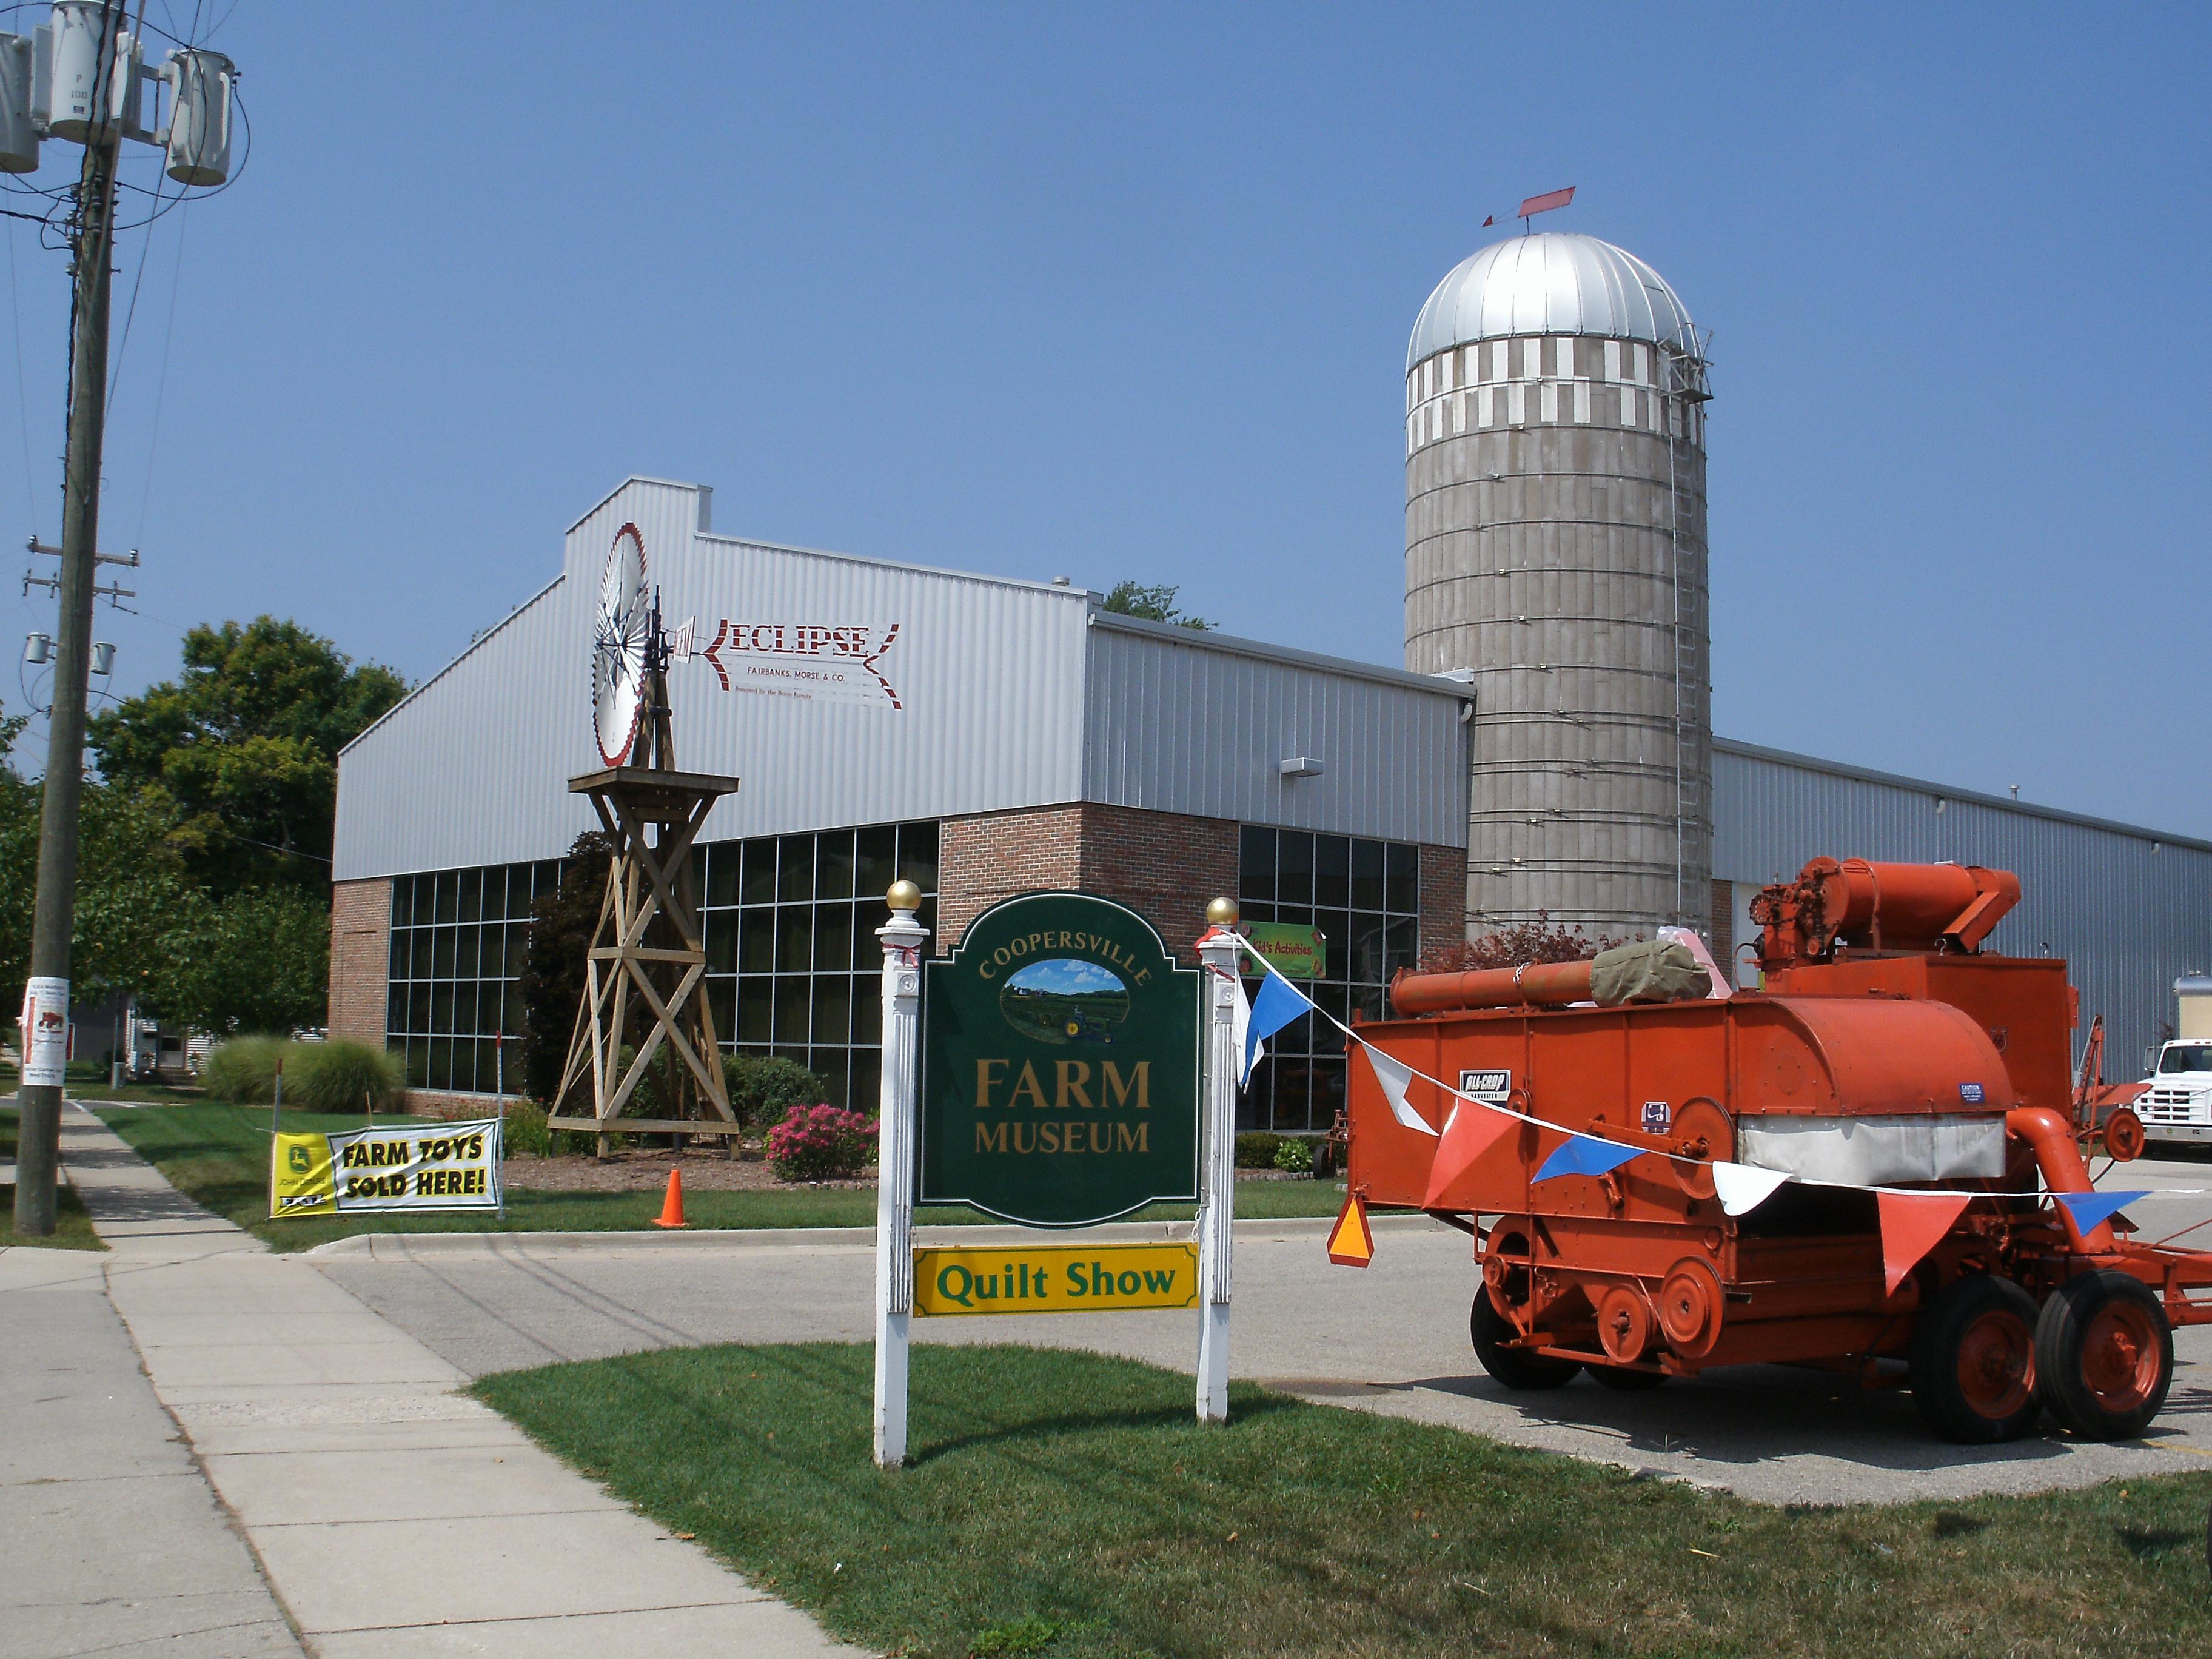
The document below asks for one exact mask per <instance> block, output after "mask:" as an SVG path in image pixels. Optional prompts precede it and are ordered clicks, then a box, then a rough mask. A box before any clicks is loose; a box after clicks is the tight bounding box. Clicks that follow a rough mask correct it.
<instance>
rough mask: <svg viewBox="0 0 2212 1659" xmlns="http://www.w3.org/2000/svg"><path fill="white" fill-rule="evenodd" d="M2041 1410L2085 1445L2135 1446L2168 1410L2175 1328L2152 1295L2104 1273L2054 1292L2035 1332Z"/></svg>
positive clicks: (2136, 1282)
mask: <svg viewBox="0 0 2212 1659" xmlns="http://www.w3.org/2000/svg"><path fill="white" fill-rule="evenodd" d="M2035 1369H2036V1376H2037V1378H2038V1380H2039V1384H2040V1387H2041V1389H2042V1394H2043V1403H2044V1405H2045V1406H2046V1407H2049V1408H2050V1412H2051V1416H2052V1417H2054V1418H2056V1419H2057V1420H2058V1426H2059V1427H2061V1428H2063V1429H2064V1430H2066V1431H2068V1432H2069V1434H2075V1435H2078V1436H2080V1437H2081V1438H2082V1439H2084V1440H2132V1439H2133V1438H2135V1437H2136V1436H2137V1435H2139V1434H2141V1433H2142V1431H2143V1430H2144V1429H2145V1428H2146V1427H2148V1425H2149V1423H2150V1420H2151V1419H2152V1418H2154V1417H2156V1416H2157V1415H2158V1411H2159V1407H2161V1406H2163V1405H2164V1404H2166V1389H2167V1387H2168V1386H2169V1385H2170V1384H2171V1383H2172V1381H2173V1328H2172V1325H2170V1324H2169V1323H2167V1322H2166V1310H2165V1309H2164V1308H2162V1307H2160V1305H2159V1300H2158V1297H2156V1296H2155V1295H2154V1294H2153V1293H2152V1292H2151V1290H2150V1287H2149V1286H2148V1285H2145V1284H2144V1283H2143V1282H2142V1280H2141V1279H2136V1278H2134V1277H2133V1276H2131V1275H2130V1274H2128V1273H2119V1272H2117V1271H2114V1270H2113V1269H2111V1268H2101V1269H2099V1270H2097V1271H2095V1272H2092V1273H2077V1274H2076V1275H2075V1277H2073V1278H2072V1279H2068V1280H2067V1281H2066V1282H2065V1283H2064V1284H2063V1285H2060V1286H2059V1287H2058V1288H2057V1290H2056V1291H2053V1292H2051V1299H2050V1300H2049V1301H2048V1302H2045V1304H2043V1316H2042V1317H2041V1318H2040V1319H2039V1320H2038V1321H2037V1322H2036V1326H2035Z"/></svg>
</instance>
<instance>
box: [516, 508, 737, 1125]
mask: <svg viewBox="0 0 2212 1659" xmlns="http://www.w3.org/2000/svg"><path fill="white" fill-rule="evenodd" d="M669 658H670V648H669V641H668V637H667V635H665V633H664V632H663V631H662V629H661V626H660V605H659V599H658V597H657V596H656V597H653V598H650V599H649V598H648V597H647V587H646V578H645V543H644V540H643V538H641V536H640V535H639V534H638V530H637V526H635V525H631V524H626V525H624V526H623V527H622V528H621V530H619V531H618V532H616V535H615V541H614V545H613V547H612V548H611V549H610V550H608V553H607V564H606V570H605V574H603V575H602V576H601V578H600V581H599V611H598V615H597V617H596V619H595V622H594V624H593V637H592V724H593V726H595V727H596V729H597V732H598V736H599V757H600V759H602V760H604V761H605V762H606V766H605V769H602V770H599V771H596V772H586V773H585V774H583V775H581V776H580V777H574V778H571V779H569V780H568V787H569V789H570V791H571V792H572V793H576V794H580V795H588V796H590V797H591V799H592V808H593V810H594V811H597V812H598V813H599V823H601V825H602V826H604V827H605V830H606V833H607V836H608V838H609V839H610V840H611V841H612V842H614V848H615V851H614V857H613V860H612V862H611V864H610V866H609V867H608V871H607V889H606V895H605V897H604V898H603V899H602V900H601V901H600V904H599V927H598V928H597V929H596V931H595V932H594V933H593V934H592V948H591V953H590V955H589V957H588V958H587V960H586V963H585V974H584V996H583V1001H582V1004H581V1006H580V1007H579V1008H578V1009H577V1011H576V1028H575V1033H574V1036H573V1037H572V1038H571V1039H570V1041H569V1044H568V1064H567V1065H566V1066H563V1067H562V1073H561V1087H560V1089H559V1091H557V1092H556V1094H555V1096H554V1098H553V1105H552V1110H551V1111H550V1113H549V1114H548V1115H547V1117H546V1124H547V1127H550V1128H556V1129H582V1130H587V1131H591V1132H593V1133H597V1134H598V1135H599V1137H600V1140H599V1150H600V1151H601V1152H605V1150H606V1139H605V1137H606V1136H607V1135H608V1134H609V1133H611V1132H613V1131H615V1130H617V1129H621V1130H639V1131H647V1132H669V1131H673V1132H676V1133H685V1134H719V1135H723V1136H729V1135H734V1134H736V1133H738V1121H737V1118H736V1115H734V1114H733V1113H732V1111H731V1110H730V1097H729V1092H728V1091H727V1089H726V1087H725V1086H724V1085H723V1082H722V1064H721V1058H722V1057H721V1048H720V1045H719V1044H718V1043H717V1042H716V1040H715V1034H714V1012H713V1011H712V1010H711V1009H710V1008H709V1007H708V1003H707V986H706V974H707V952H706V948H705V941H704V939H703V937H702V933H701V931H700V925H699V896H698V892H697V889H696V883H695V882H694V880H693V878H692V874H691V847H692V843H693V842H694V841H695V840H696V838H697V836H698V834H699V830H700V828H701V826H702V825H703V824H704V823H706V821H707V814H708V812H709V811H712V810H713V809H714V803H715V802H716V801H717V800H719V799H721V798H722V797H723V796H724V795H726V794H730V793H733V792H734V791H735V790H736V788H737V787H738V780H737V779H735V778H732V777H722V776H717V775H709V774H707V773H701V772H679V771H678V770H677V769H676V742H675V737H674V733H673V731H672V729H671V720H670V714H669V706H668V664H669ZM626 1043H627V1044H631V1045H634V1047H635V1054H634V1055H633V1057H632V1058H631V1059H630V1060H629V1063H628V1064H627V1065H625V1064H624V1063H623V1047H624V1045H625V1044H626ZM664 1048H665V1049H666V1050H667V1051H668V1052H669V1054H672V1055H673V1056H674V1060H673V1063H669V1062H663V1063H662V1064H661V1065H660V1066H659V1067H658V1068H657V1069H658V1073H659V1079H660V1081H661V1082H662V1084H663V1085H664V1088H663V1093H664V1095H665V1097H667V1098H665V1099H664V1102H663V1104H664V1106H665V1109H666V1110H667V1111H668V1112H669V1113H670V1114H671V1115H668V1116H665V1117H623V1109H624V1108H625V1107H626V1106H628V1105H629V1102H630V1099H631V1097H633V1096H634V1095H635V1093H636V1092H637V1089H638V1085H639V1084H640V1083H641V1081H643V1080H644V1079H646V1078H647V1076H648V1075H651V1074H652V1073H653V1070H654V1069H655V1068H654V1062H655V1060H658V1059H659V1057H660V1055H661V1053H662V1050H663V1049H664ZM617 1119H619V1120H620V1121H619V1122H617Z"/></svg>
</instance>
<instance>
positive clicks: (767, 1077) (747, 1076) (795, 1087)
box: [722, 1054, 829, 1128]
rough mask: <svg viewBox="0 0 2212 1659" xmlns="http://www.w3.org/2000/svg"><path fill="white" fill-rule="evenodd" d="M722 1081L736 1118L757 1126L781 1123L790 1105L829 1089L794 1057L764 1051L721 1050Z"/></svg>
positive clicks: (813, 1098) (811, 1099) (806, 1102)
mask: <svg viewBox="0 0 2212 1659" xmlns="http://www.w3.org/2000/svg"><path fill="white" fill-rule="evenodd" d="M722 1085H723V1086H724V1087H725V1088H726V1089H727V1090H728V1091H729V1093H730V1109H731V1110H732V1111H733V1112H735V1113H736V1114H737V1115H738V1122H740V1123H744V1124H748V1125H755V1126H758V1127H763V1128H765V1127H773V1126H775V1125H776V1124H779V1123H781V1122H782V1121H783V1120H784V1118H785V1116H786V1115H787V1114H788V1113H789V1111H790V1110H791V1109H792V1108H793V1107H794V1106H805V1105H809V1104H811V1103H813V1102H815V1101H817V1100H819V1099H821V1098H822V1097H823V1096H824V1095H826V1094H828V1093H829V1084H828V1083H826V1082H825V1081H823V1079H821V1078H818V1077H817V1076H815V1074H814V1073H811V1072H810V1071H808V1070H807V1069H806V1068H805V1066H801V1065H800V1064H799V1062H798V1061H797V1060H781V1059H776V1058H775V1057H772V1056H770V1055H768V1054H724V1055H723V1056H722Z"/></svg>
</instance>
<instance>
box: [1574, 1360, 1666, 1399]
mask: <svg viewBox="0 0 2212 1659" xmlns="http://www.w3.org/2000/svg"><path fill="white" fill-rule="evenodd" d="M1583 1370H1586V1371H1588V1372H1589V1375H1590V1381H1591V1382H1593V1383H1603V1384H1604V1385H1605V1386H1606V1387H1607V1388H1608V1389H1616V1390H1618V1391H1619V1392H1620V1393H1622V1394H1641V1393H1643V1392H1644V1390H1645V1389H1656V1388H1657V1387H1658V1386H1659V1385H1660V1384H1661V1383H1664V1382H1665V1381H1666V1380H1667V1373H1666V1372H1664V1371H1639V1370H1632V1369H1631V1368H1630V1367H1628V1366H1626V1365H1584V1366H1583Z"/></svg>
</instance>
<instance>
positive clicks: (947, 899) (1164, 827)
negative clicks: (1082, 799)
mask: <svg viewBox="0 0 2212 1659" xmlns="http://www.w3.org/2000/svg"><path fill="white" fill-rule="evenodd" d="M938 837H939V838H938V850H937V857H938V869H937V895H938V896H937V939H936V949H937V951H938V952H939V954H940V955H941V954H943V953H945V952H946V951H950V950H951V949H952V947H953V946H954V945H957V944H958V943H959V941H960V939H961V936H962V935H963V934H964V933H966V932H967V931H968V924H969V922H971V921H975V918H976V917H977V916H979V915H981V914H982V913H983V912H984V911H986V910H987V909H989V908H991V906H993V905H994V904H996V903H997V902H999V901H1000V900H1001V899H1004V898H1011V897H1012V896H1013V895H1015V894H1017V893H1027V892H1034V891H1036V890H1038V889H1040V888H1053V887H1057V888H1081V889H1082V890H1084V891H1085V892H1091V893H1097V894H1098V895H1100V896H1102V897H1105V898H1110V899H1118V900H1119V901H1120V902H1122V903H1124V904H1126V905H1127V906H1128V907H1129V908H1131V909H1133V910H1134V911H1136V912H1137V913H1138V914H1139V915H1141V916H1143V917H1144V918H1145V920H1146V921H1149V922H1151V923H1152V926H1153V927H1155V928H1156V929H1158V932H1159V935H1160V937H1161V938H1162V939H1165V940H1166V941H1167V943H1168V945H1169V947H1170V949H1172V950H1174V951H1176V954H1177V955H1179V956H1182V957H1185V958H1187V959H1188V960H1190V961H1192V962H1195V961H1196V960H1197V957H1195V955H1194V954H1193V953H1192V951H1190V949H1189V946H1190V944H1191V941H1193V940H1194V939H1196V938H1197V937H1198V936H1199V935H1200V933H1203V932H1205V931H1206V902H1207V901H1208V900H1210V899H1214V898H1218V897H1220V896H1224V895H1227V896H1231V897H1234V896H1236V892H1237V826H1236V825H1235V824H1234V823H1229V822H1228V821H1226V820H1225V819H1221V818H1199V817H1188V816H1186V815H1185V814H1182V813H1179V812H1146V811H1139V810H1138V809H1137V808H1134V807H1127V806H1101V805H1097V804H1095V803H1085V804H1083V805H1070V806H1046V807H1036V808H1032V809H1030V810H1028V811H1018V812H989V813H984V814H981V815H979V816H977V817H966V818H947V819H945V821H944V823H943V824H942V825H941V826H940V828H939V831H938Z"/></svg>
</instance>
